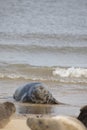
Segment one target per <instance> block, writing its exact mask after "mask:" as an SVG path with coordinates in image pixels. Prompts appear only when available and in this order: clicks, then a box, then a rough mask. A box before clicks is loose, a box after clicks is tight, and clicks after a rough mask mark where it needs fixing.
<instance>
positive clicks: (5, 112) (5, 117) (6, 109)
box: [0, 102, 16, 129]
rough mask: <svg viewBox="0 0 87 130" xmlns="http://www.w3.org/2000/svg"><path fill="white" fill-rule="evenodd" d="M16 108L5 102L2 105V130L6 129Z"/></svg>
mask: <svg viewBox="0 0 87 130" xmlns="http://www.w3.org/2000/svg"><path fill="white" fill-rule="evenodd" d="M15 111H16V108H15V106H14V104H13V103H11V102H4V103H1V104H0V129H1V128H4V127H5V126H6V125H7V124H8V123H9V121H10V120H11V117H12V115H13V114H14V113H15Z"/></svg>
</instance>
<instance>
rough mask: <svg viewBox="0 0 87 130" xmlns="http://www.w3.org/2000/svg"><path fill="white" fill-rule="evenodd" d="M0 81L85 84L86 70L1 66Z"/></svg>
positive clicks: (19, 65)
mask: <svg viewBox="0 0 87 130" xmlns="http://www.w3.org/2000/svg"><path fill="white" fill-rule="evenodd" d="M0 79H3V80H4V79H10V80H33V81H41V82H43V81H49V82H50V81H53V82H54V81H55V82H62V83H76V84H77V83H87V68H79V67H77V68H75V67H46V66H42V67H41V66H31V65H28V64H24V65H22V64H10V65H1V72H0Z"/></svg>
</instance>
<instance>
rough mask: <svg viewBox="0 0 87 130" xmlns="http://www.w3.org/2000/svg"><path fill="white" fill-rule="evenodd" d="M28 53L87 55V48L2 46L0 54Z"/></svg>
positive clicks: (0, 46)
mask: <svg viewBox="0 0 87 130" xmlns="http://www.w3.org/2000/svg"><path fill="white" fill-rule="evenodd" d="M4 51H5V52H6V51H7V52H8V51H9V52H19V51H21V52H23V53H24V52H25V53H26V52H28V53H36V52H44V53H45V52H48V53H49V52H51V53H67V52H68V53H71V52H72V53H82V54H87V47H79V46H78V47H76V46H74V47H73V46H62V47H59V46H56V45H54V46H50V45H48V46H45V45H11V44H10V45H2V44H1V45H0V52H4Z"/></svg>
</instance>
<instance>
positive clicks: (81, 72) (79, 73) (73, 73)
mask: <svg viewBox="0 0 87 130" xmlns="http://www.w3.org/2000/svg"><path fill="white" fill-rule="evenodd" d="M53 75H58V76H60V77H74V78H80V77H85V78H87V69H85V68H74V67H71V68H56V69H55V70H54V71H53Z"/></svg>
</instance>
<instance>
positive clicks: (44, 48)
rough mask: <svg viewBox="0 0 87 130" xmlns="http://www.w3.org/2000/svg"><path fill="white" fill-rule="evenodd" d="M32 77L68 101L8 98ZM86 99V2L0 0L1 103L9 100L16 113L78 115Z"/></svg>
mask: <svg viewBox="0 0 87 130" xmlns="http://www.w3.org/2000/svg"><path fill="white" fill-rule="evenodd" d="M35 81H39V82H43V83H45V84H46V85H47V86H48V89H49V90H50V91H51V92H52V94H53V95H54V97H55V98H56V99H57V100H58V101H60V102H63V103H66V104H67V105H34V104H22V103H17V102H15V101H14V100H13V98H12V96H13V93H14V91H15V90H16V88H18V87H19V86H22V85H24V84H26V83H28V82H35ZM86 99H87V0H83V1H82V0H79V1H77V0H73V1H72V0H66V1H65V0H62V1H59V0H57V1H56V0H55V1H53V0H50V1H49V0H42V1H41V0H38V1H37V2H36V1H35V0H31V1H30V0H25V1H24V0H15V1H13V0H6V1H3V0H0V102H3V101H12V102H14V103H15V105H16V108H17V114H54V115H56V114H65V115H73V116H77V115H78V114H79V109H80V108H81V107H82V106H84V105H87V101H86ZM68 104H70V105H68Z"/></svg>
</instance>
